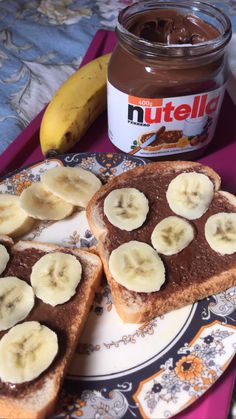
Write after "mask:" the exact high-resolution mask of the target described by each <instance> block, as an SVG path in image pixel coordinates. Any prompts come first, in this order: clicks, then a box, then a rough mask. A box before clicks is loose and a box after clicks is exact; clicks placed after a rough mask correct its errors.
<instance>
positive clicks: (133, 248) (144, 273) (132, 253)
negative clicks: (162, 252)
mask: <svg viewBox="0 0 236 419" xmlns="http://www.w3.org/2000/svg"><path fill="white" fill-rule="evenodd" d="M109 269H110V272H111V274H112V276H113V278H114V279H115V280H116V281H117V282H118V283H119V284H121V285H123V286H124V287H126V288H127V289H129V290H131V291H136V292H145V293H148V292H154V291H159V289H160V288H161V286H162V284H163V283H164V281H165V267H164V264H163V262H162V260H161V258H160V256H159V255H158V254H157V252H156V251H155V250H154V249H153V248H152V247H151V246H149V245H148V244H146V243H143V242H139V241H135V240H133V241H130V242H128V243H124V244H122V245H120V246H119V247H117V248H116V249H115V250H113V251H112V253H111V255H110V258H109Z"/></svg>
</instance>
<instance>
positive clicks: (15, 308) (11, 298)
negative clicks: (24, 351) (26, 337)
mask: <svg viewBox="0 0 236 419" xmlns="http://www.w3.org/2000/svg"><path fill="white" fill-rule="evenodd" d="M33 306H34V292H33V289H32V288H31V286H30V285H28V284H27V283H26V282H25V281H22V280H21V279H19V278H17V277H16V276H6V277H4V278H0V330H7V329H9V328H10V327H12V326H14V325H15V324H16V323H19V322H20V321H22V320H24V319H25V318H26V316H28V314H29V312H30V311H31V310H32V308H33ZM0 359H1V358H0Z"/></svg>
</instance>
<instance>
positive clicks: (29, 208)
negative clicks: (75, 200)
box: [20, 182, 74, 220]
mask: <svg viewBox="0 0 236 419" xmlns="http://www.w3.org/2000/svg"><path fill="white" fill-rule="evenodd" d="M20 205H21V208H23V210H24V211H25V212H26V213H27V214H29V215H30V216H31V217H33V218H36V219H39V220H62V219H63V218H65V217H67V216H68V215H70V214H71V213H72V211H73V209H74V207H73V205H72V204H69V203H68V202H66V201H64V200H62V199H61V198H59V197H58V196H56V195H54V194H52V193H51V192H50V191H48V190H47V189H45V188H44V186H43V185H42V184H41V183H40V182H39V183H33V184H32V185H31V186H29V187H28V188H26V189H25V190H24V191H23V192H22V193H21V196H20Z"/></svg>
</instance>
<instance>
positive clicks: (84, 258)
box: [0, 237, 102, 419]
mask: <svg viewBox="0 0 236 419" xmlns="http://www.w3.org/2000/svg"><path fill="white" fill-rule="evenodd" d="M0 241H1V243H2V244H5V245H6V247H7V249H8V251H9V253H10V260H9V262H8V265H7V267H6V269H5V271H4V272H3V274H2V275H1V277H4V276H17V277H18V278H20V279H24V280H26V281H27V282H28V283H29V282H30V281H29V278H30V273H31V268H32V266H33V264H34V263H35V262H36V261H37V260H38V259H39V258H40V257H41V256H43V255H44V254H46V253H48V252H54V251H59V252H65V253H70V254H72V255H75V256H76V258H78V260H79V261H80V263H81V265H82V278H81V281H80V283H79V284H78V286H77V289H76V294H75V295H74V296H73V297H72V298H71V299H70V300H69V301H68V302H66V303H64V304H60V305H58V306H55V307H52V306H50V305H49V304H45V303H44V302H43V301H41V300H39V299H38V298H35V305H34V307H33V309H32V311H31V312H30V314H29V315H28V316H27V318H26V319H25V320H24V321H32V320H35V321H39V322H40V323H42V324H44V325H46V326H48V327H49V328H51V329H52V330H53V331H55V332H56V333H57V336H58V343H59V351H58V354H57V356H56V358H55V359H54V361H53V362H52V364H51V365H50V366H49V368H48V369H47V370H45V371H44V372H43V373H42V374H41V375H40V376H39V377H38V378H36V379H34V380H32V381H30V382H28V383H23V384H18V385H10V384H7V383H3V382H1V380H0V416H1V417H2V418H4V419H12V418H14V419H16V418H19V419H36V418H37V419H39V418H40V419H41V418H45V417H48V415H49V414H51V413H52V412H53V410H54V407H55V403H56V400H57V396H58V392H59V389H60V386H61V384H62V380H63V378H64V377H65V373H66V371H67V368H68V367H69V363H70V361H71V358H72V356H73V353H74V351H75V348H76V345H77V342H78V338H79V336H80V334H81V332H82V328H83V326H84V323H85V321H86V318H87V315H88V312H89V310H90V307H91V304H92V301H93V298H94V294H95V291H96V288H97V287H98V284H99V282H100V278H101V273H102V264H101V261H100V259H99V257H98V256H96V255H94V254H92V253H89V252H87V251H83V250H79V249H68V248H63V247H60V246H56V245H52V244H46V243H36V242H28V241H19V242H18V243H17V244H15V245H12V241H11V239H7V238H6V239H5V238H4V237H0ZM0 280H1V279H0ZM6 332H7V331H6ZM6 332H0V337H2V336H3V334H4V333H6ZM0 362H4V360H0Z"/></svg>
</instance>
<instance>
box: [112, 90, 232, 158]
mask: <svg viewBox="0 0 236 419" xmlns="http://www.w3.org/2000/svg"><path fill="white" fill-rule="evenodd" d="M224 91H225V86H222V87H220V88H218V89H215V90H211V91H210V92H204V93H198V94H195V95H189V96H180V97H174V98H156V99H150V98H140V97H136V96H131V95H127V94H126V93H123V92H121V91H120V90H118V89H116V88H115V87H114V86H113V85H112V84H111V83H109V82H108V129H109V138H110V140H111V142H112V143H113V144H114V145H115V146H116V147H117V148H119V149H120V150H122V151H124V152H126V153H129V154H133V155H134V154H135V155H137V156H142V157H156V156H165V155H170V154H178V153H186V152H191V151H195V150H198V149H200V148H202V147H205V146H206V145H207V144H209V142H210V141H211V139H212V137H213V135H214V132H215V127H216V123H217V119H218V114H219V110H220V107H221V104H222V100H223V96H224Z"/></svg>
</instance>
